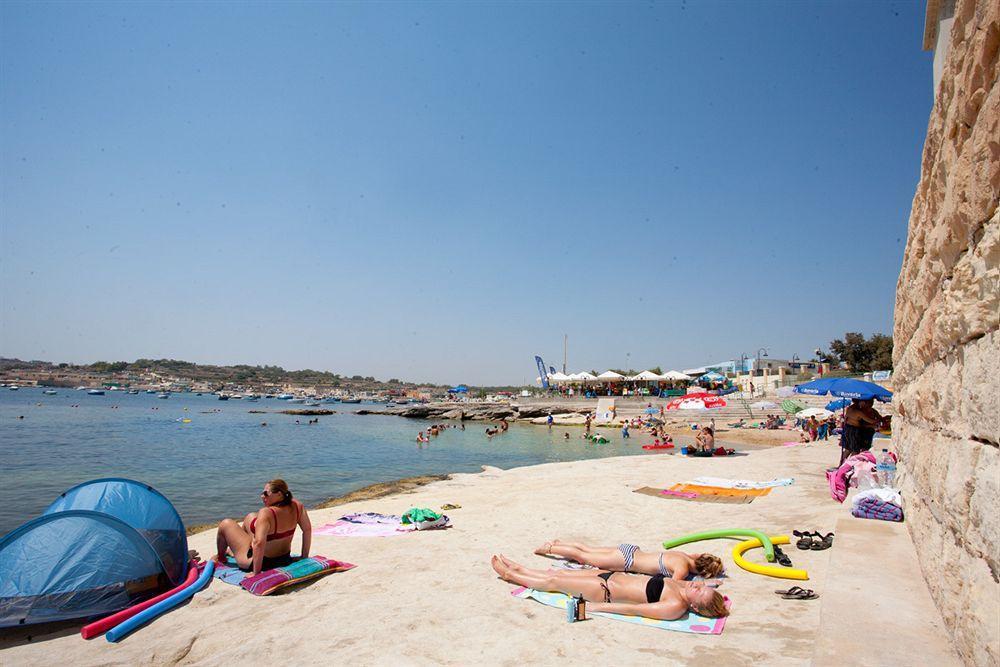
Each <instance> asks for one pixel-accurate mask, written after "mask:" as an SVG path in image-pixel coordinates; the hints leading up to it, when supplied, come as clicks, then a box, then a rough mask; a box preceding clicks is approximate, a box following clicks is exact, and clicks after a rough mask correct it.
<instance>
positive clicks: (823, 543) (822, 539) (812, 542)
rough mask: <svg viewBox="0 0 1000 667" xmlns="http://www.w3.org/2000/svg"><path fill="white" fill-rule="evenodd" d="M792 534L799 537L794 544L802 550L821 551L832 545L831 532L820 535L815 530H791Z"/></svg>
mask: <svg viewBox="0 0 1000 667" xmlns="http://www.w3.org/2000/svg"><path fill="white" fill-rule="evenodd" d="M792 535H795V536H796V537H797V538H799V539H798V541H797V542H796V543H795V546H796V547H798V548H799V549H801V550H802V551H823V550H824V549H829V548H830V547H832V546H833V533H827V534H826V535H821V534H820V533H816V532H809V531H802V532H800V531H798V530H793V531H792Z"/></svg>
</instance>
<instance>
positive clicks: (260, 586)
mask: <svg viewBox="0 0 1000 667" xmlns="http://www.w3.org/2000/svg"><path fill="white" fill-rule="evenodd" d="M354 567H357V566H356V565H352V564H351V563H344V562H341V561H339V560H333V559H332V558H326V557H325V556H310V557H309V558H300V559H299V560H297V561H295V562H294V563H292V564H291V565H286V566H284V567H276V568H274V569H273V570H265V571H263V572H261V573H260V574H258V575H256V576H249V575H247V573H246V572H243V571H242V570H236V572H239V573H240V574H241V575H243V576H242V577H241V578H240V579H239V580H238V581H235V579H236V575H234V574H232V573H229V574H228V576H227V578H222V577H218V575H216V577H217V578H219V579H222V581H225V582H226V583H231V584H239V586H240V587H241V588H243V590H246V591H249V592H250V593H253V594H254V595H270V594H271V593H274V592H276V591H279V590H281V589H282V588H287V587H288V586H294V585H295V584H300V583H302V582H304V581H308V580H310V579H315V578H317V577H322V576H324V575H327V574H333V573H334V572H344V571H345V570H350V569H352V568H354ZM224 569H226V570H230V569H235V568H224Z"/></svg>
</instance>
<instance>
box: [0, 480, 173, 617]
mask: <svg viewBox="0 0 1000 667" xmlns="http://www.w3.org/2000/svg"><path fill="white" fill-rule="evenodd" d="M187 568H188V549H187V535H186V533H185V530H184V523H183V522H182V521H181V518H180V516H178V514H177V510H175V509H174V506H173V505H171V504H170V501H169V500H167V499H166V498H165V497H163V496H162V495H161V494H160V493H159V492H158V491H157V490H156V489H154V488H153V487H151V486H149V485H147V484H142V483H140V482H135V481H132V480H130V479H120V478H110V479H96V480H93V481H91V482H86V483H84V484H80V485H79V486H75V487H73V488H72V489H70V490H68V491H66V492H65V493H63V494H62V495H61V496H59V498H57V499H56V501H55V502H54V503H52V504H51V505H50V506H49V508H48V509H46V510H45V512H44V513H43V514H42V515H41V516H40V517H38V518H36V519H33V520H31V521H29V522H27V523H26V524H24V525H22V526H21V527H19V528H17V529H15V530H14V531H12V532H10V533H8V534H7V535H5V536H4V537H3V538H2V539H0V628H2V627H9V626H12V625H26V624H30V623H44V622H48V621H58V620H63V619H69V618H83V617H88V616H101V615H107V614H111V613H114V612H116V611H119V610H121V609H125V608H126V607H129V606H131V605H133V604H135V603H136V602H139V601H141V600H144V599H147V598H149V597H152V596H153V595H156V594H158V593H160V592H162V591H164V590H166V589H167V588H172V587H174V586H177V585H178V584H180V583H181V582H183V580H184V577H185V575H186V574H187Z"/></svg>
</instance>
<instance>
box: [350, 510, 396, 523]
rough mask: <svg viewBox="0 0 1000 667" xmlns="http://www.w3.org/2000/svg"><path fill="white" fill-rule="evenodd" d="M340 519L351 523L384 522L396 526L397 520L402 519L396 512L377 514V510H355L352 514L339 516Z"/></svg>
mask: <svg viewBox="0 0 1000 667" xmlns="http://www.w3.org/2000/svg"><path fill="white" fill-rule="evenodd" d="M340 521H349V522H351V523H364V524H385V525H393V526H398V525H399V522H400V521H402V517H401V516H399V515H398V514H379V513H378V512H356V513H354V514H345V515H344V516H342V517H340Z"/></svg>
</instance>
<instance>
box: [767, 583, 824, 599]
mask: <svg viewBox="0 0 1000 667" xmlns="http://www.w3.org/2000/svg"><path fill="white" fill-rule="evenodd" d="M774 592H775V593H777V594H778V595H780V596H781V598H782V599H783V600H815V599H816V598H818V597H819V595H817V594H816V593H815V592H814V591H813V590H812V589H810V588H800V587H798V586H792V587H791V588H789V589H788V590H787V591H774Z"/></svg>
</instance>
